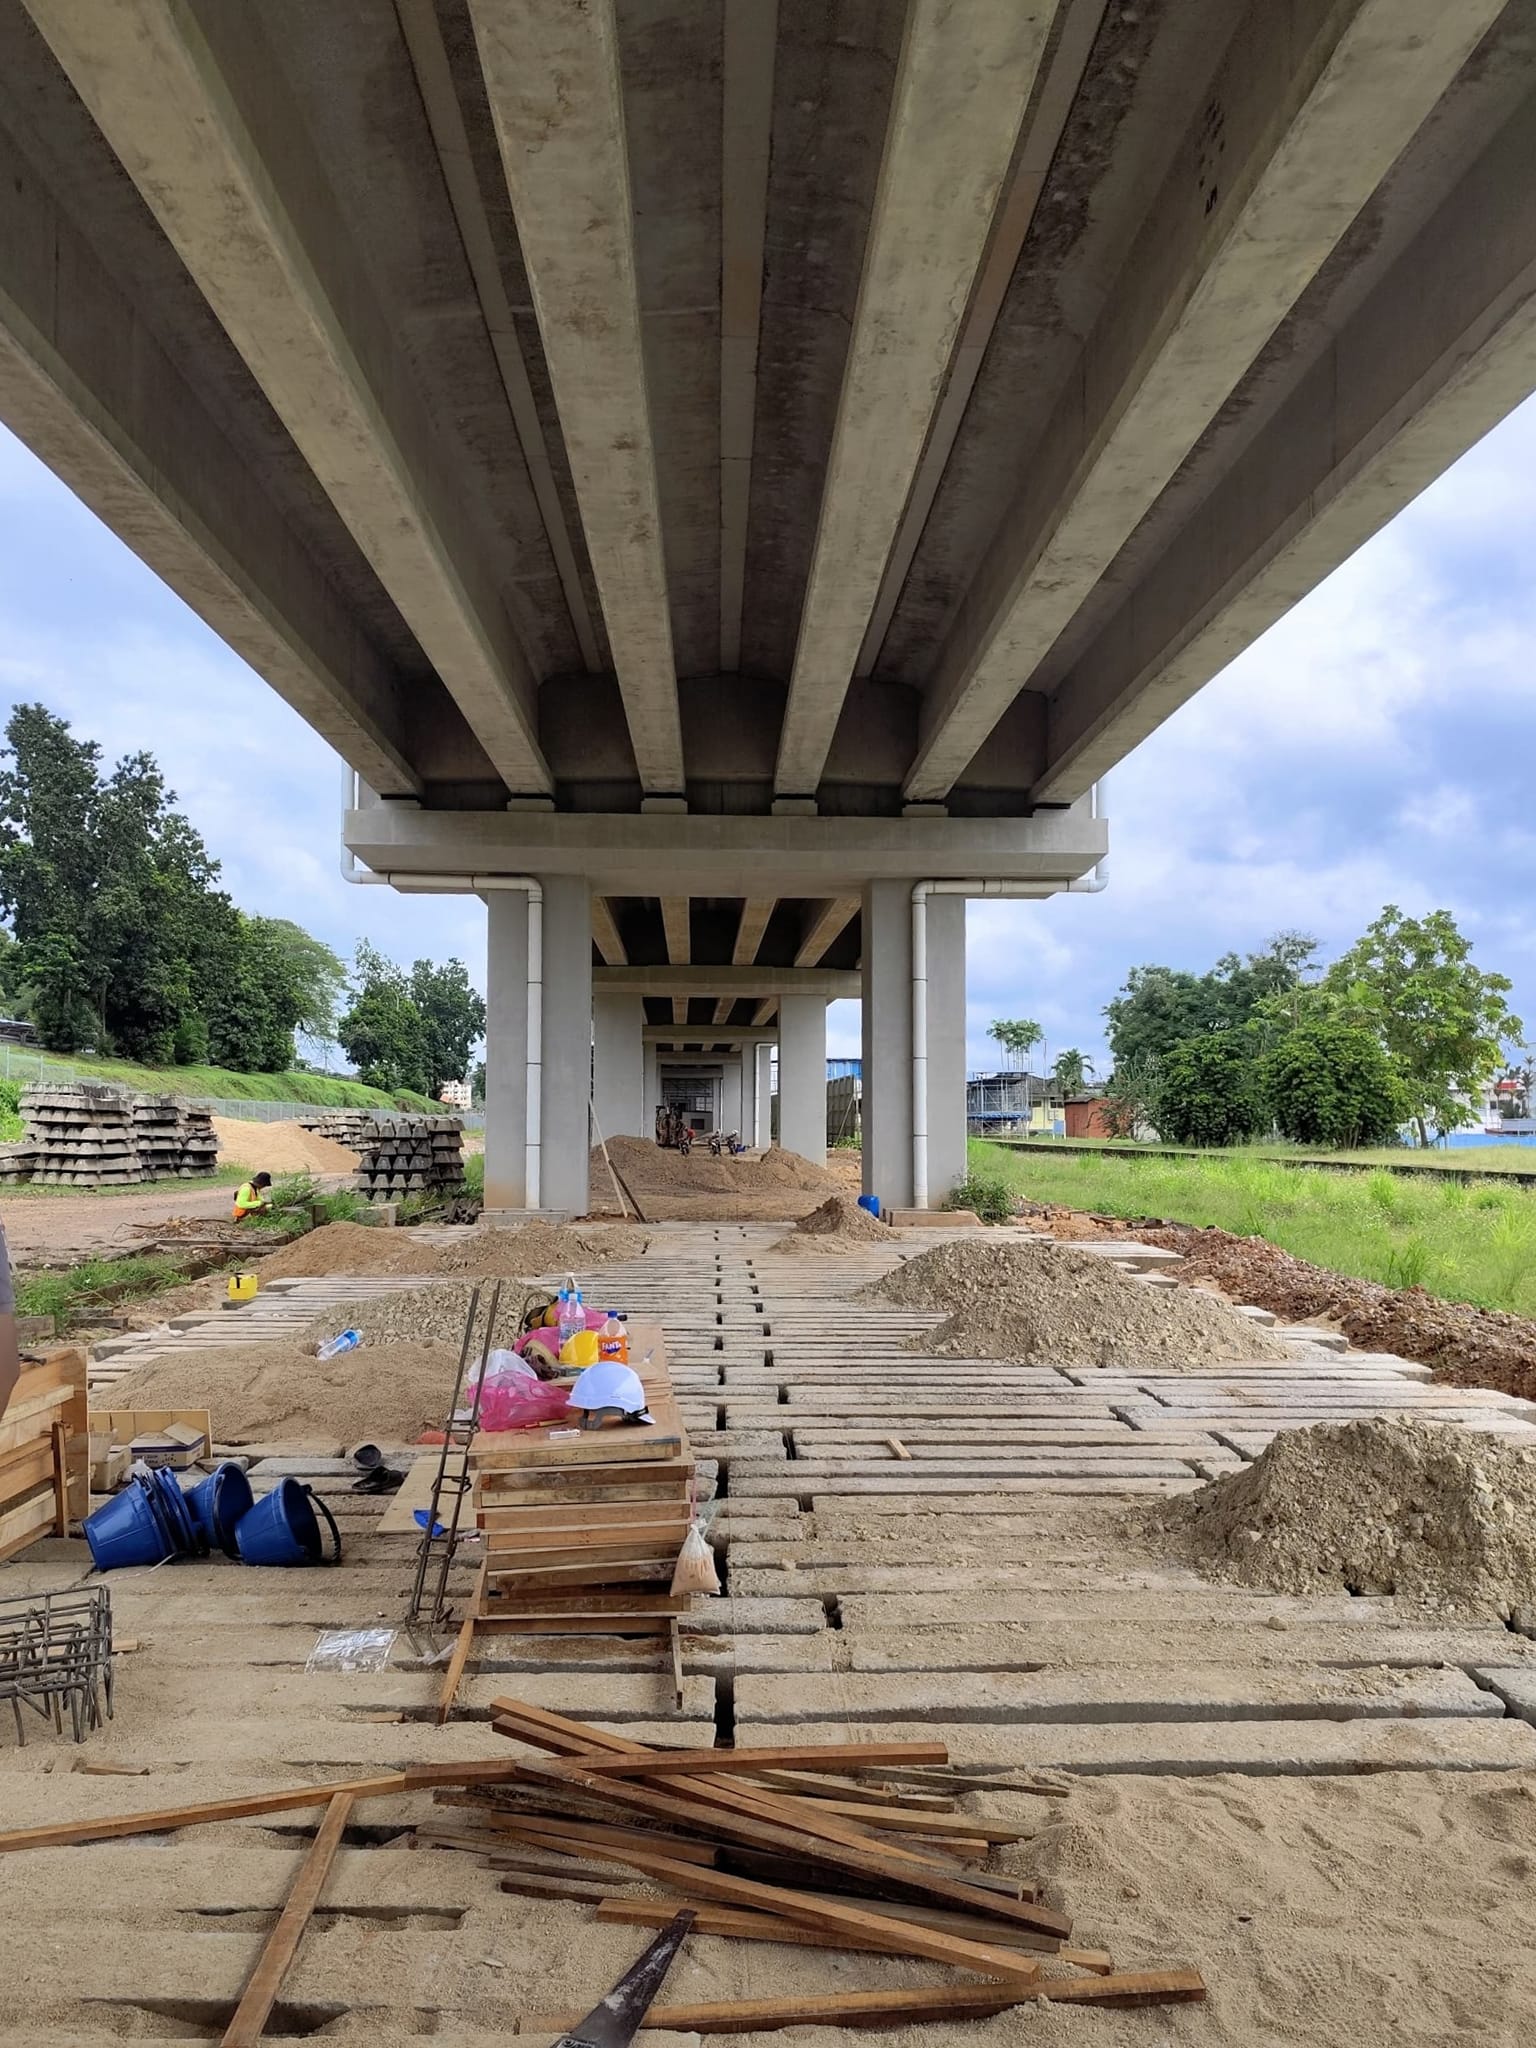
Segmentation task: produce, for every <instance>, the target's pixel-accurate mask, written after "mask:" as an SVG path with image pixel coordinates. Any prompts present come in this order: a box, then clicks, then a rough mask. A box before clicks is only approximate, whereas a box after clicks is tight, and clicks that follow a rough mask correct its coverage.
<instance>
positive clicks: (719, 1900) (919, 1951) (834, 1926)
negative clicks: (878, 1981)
mask: <svg viewBox="0 0 1536 2048" xmlns="http://www.w3.org/2000/svg"><path fill="white" fill-rule="evenodd" d="M614 1854H615V1855H617V1856H620V1857H621V1859H622V1861H623V1862H625V1863H626V1864H628V1865H630V1866H631V1867H632V1868H634V1869H636V1870H639V1871H642V1872H644V1874H645V1875H646V1876H649V1877H659V1878H664V1879H666V1880H667V1881H668V1882H669V1883H670V1885H671V1887H672V1889H673V1890H674V1891H678V1892H682V1893H684V1894H685V1895H686V1896H687V1897H689V1898H694V1897H698V1898H702V1899H705V1900H707V1901H709V1902H711V1903H713V1904H719V1905H727V1906H748V1907H758V1908H760V1909H761V1910H763V1911H764V1912H768V1913H772V1914H776V1915H778V1916H779V1917H781V1918H783V1919H786V1920H794V1921H796V1922H797V1923H798V1924H800V1925H801V1926H809V1927H819V1928H825V1929H829V1930H831V1931H832V1932H834V1933H835V1932H839V1931H842V1932H847V1933H849V1934H852V1935H855V1936H862V1937H863V1938H864V1939H865V1940H866V1941H873V1942H876V1943H879V1944H881V1945H882V1946H883V1948H884V1952H885V1953H886V1954H888V1955H915V1956H925V1957H927V1959H928V1960H929V1961H930V1962H937V1963H949V1964H952V1965H953V1966H955V1967H956V1968H958V1969H963V1970H979V1971H981V1972H982V1973H983V1974H984V1975H986V1976H989V1977H1003V1978H1006V1979H1008V1981H1009V1982H1010V1983H1020V1982H1022V1983H1026V1984H1027V1983H1030V1982H1031V1981H1033V1979H1034V1978H1035V1977H1036V1976H1037V1975H1038V1973H1039V1969H1040V1965H1039V1963H1038V1962H1035V1961H1034V1960H1033V1959H1032V1958H1030V1957H1027V1956H1025V1955H1023V1954H1021V1953H1020V1952H1019V1951H1018V1950H1016V1949H1010V1948H1008V1947H1006V1946H1005V1945H1004V1944H1002V1943H993V1942H990V1941H986V1942H982V1941H967V1940H964V1939H962V1938H961V1937H960V1936H958V1935H953V1934H944V1933H940V1932H939V1931H938V1930H937V1929H935V1928H931V1927H922V1926H918V1925H916V1924H914V1923H913V1922H910V1921H904V1920H894V1919H888V1918H886V1917H884V1916H883V1915H882V1914H881V1913H880V1912H879V1911H878V1910H876V1909H873V1908H871V1907H868V1906H863V1905H855V1904H853V1903H851V1902H849V1901H842V1900H829V1899H811V1898H809V1897H808V1896H807V1895H806V1894H805V1893H803V1892H798V1891H791V1890H789V1889H787V1888H786V1887H784V1886H781V1885H772V1884H759V1883H758V1882H757V1881H756V1880H755V1879H754V1878H750V1877H730V1876H728V1875H727V1874H726V1873H725V1872H724V1871H723V1870H701V1869H700V1868H698V1866H697V1865H695V1864H690V1863H679V1862H678V1861H676V1859H675V1858H673V1857H671V1856H664V1855H663V1856H658V1855H652V1854H650V1853H649V1852H648V1851H645V1850H641V1849H625V1850H622V1851H620V1850H615V1851H614Z"/></svg>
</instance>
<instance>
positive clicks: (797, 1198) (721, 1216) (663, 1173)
mask: <svg viewBox="0 0 1536 2048" xmlns="http://www.w3.org/2000/svg"><path fill="white" fill-rule="evenodd" d="M608 1152H609V1156H610V1157H611V1158H612V1160H613V1163H614V1165H615V1166H616V1167H617V1169H618V1171H619V1173H620V1175H621V1176H622V1178H623V1181H624V1185H625V1186H626V1187H627V1188H628V1190H629V1198H630V1199H631V1200H632V1201H634V1202H636V1203H637V1204H638V1205H639V1207H640V1209H641V1210H642V1211H643V1212H644V1214H645V1217H646V1219H647V1221H649V1222H653V1223H656V1222H661V1221H662V1220H663V1219H667V1220H671V1221H678V1220H684V1221H686V1220H702V1219H706V1218H707V1219H709V1220H711V1221H716V1222H737V1223H747V1222H754V1221H755V1222H771V1221H782V1222H790V1221H792V1220H793V1219H794V1218H796V1217H798V1216H802V1215H804V1213H805V1211H806V1210H807V1209H809V1208H812V1207H814V1205H815V1203H816V1202H818V1201H822V1200H824V1199H825V1198H826V1196H828V1195H829V1194H832V1193H833V1192H835V1191H836V1190H837V1189H838V1187H839V1185H840V1183H839V1181H838V1179H837V1177H836V1176H835V1175H833V1174H831V1173H828V1171H827V1170H826V1168H825V1167H823V1166H813V1165H812V1163H811V1162H810V1160H809V1159H804V1158H802V1157H801V1155H800V1154H799V1153H798V1152H783V1151H780V1150H779V1149H778V1148H777V1147H775V1148H774V1150H772V1151H770V1152H764V1153H762V1154H761V1155H759V1156H758V1157H756V1158H741V1159H731V1158H729V1157H726V1158H721V1159H716V1158H715V1157H714V1156H713V1154H712V1153H711V1152H710V1151H709V1150H708V1148H707V1147H706V1146H703V1145H696V1146H695V1147H694V1149H693V1151H692V1152H690V1153H689V1155H688V1157H687V1158H686V1159H685V1158H684V1157H683V1155H682V1154H681V1153H680V1152H667V1151H663V1149H662V1148H661V1146H659V1145H655V1144H652V1143H651V1141H650V1140H649V1139H648V1138H610V1139H609V1140H608ZM591 1184H592V1201H593V1204H594V1206H596V1207H599V1208H602V1209H605V1210H616V1209H617V1208H618V1206H619V1203H618V1197H617V1195H616V1193H615V1192H614V1187H613V1182H612V1179H611V1178H610V1176H609V1173H608V1169H607V1166H606V1165H605V1164H604V1162H603V1155H602V1151H601V1148H598V1149H596V1150H594V1151H593V1153H592V1183H591Z"/></svg>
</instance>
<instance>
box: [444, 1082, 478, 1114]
mask: <svg viewBox="0 0 1536 2048" xmlns="http://www.w3.org/2000/svg"><path fill="white" fill-rule="evenodd" d="M437 1099H438V1101H439V1102H440V1103H442V1105H443V1107H444V1108H445V1109H468V1108H469V1104H470V1094H469V1083H468V1082H467V1081H445V1082H444V1083H443V1085H442V1087H441V1088H439V1090H438V1091H437Z"/></svg>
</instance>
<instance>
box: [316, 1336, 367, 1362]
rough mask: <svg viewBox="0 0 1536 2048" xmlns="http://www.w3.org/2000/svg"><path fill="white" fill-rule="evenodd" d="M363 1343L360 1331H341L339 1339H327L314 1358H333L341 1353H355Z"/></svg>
mask: <svg viewBox="0 0 1536 2048" xmlns="http://www.w3.org/2000/svg"><path fill="white" fill-rule="evenodd" d="M362 1341H363V1333H362V1331H361V1330H343V1331H342V1333H341V1335H340V1336H339V1337H327V1338H326V1340H325V1342H324V1343H323V1344H322V1345H321V1346H320V1348H319V1350H318V1351H316V1353H315V1356H316V1358H335V1357H337V1356H338V1355H339V1354H340V1353H341V1352H343V1351H355V1350H356V1349H357V1347H358V1345H359V1344H361V1343H362Z"/></svg>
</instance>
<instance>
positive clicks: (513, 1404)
mask: <svg viewBox="0 0 1536 2048" xmlns="http://www.w3.org/2000/svg"><path fill="white" fill-rule="evenodd" d="M568 1392H569V1389H568V1388H566V1387H563V1386H553V1385H551V1384H550V1383H549V1382H548V1381H546V1380H532V1379H524V1378H521V1377H519V1378H516V1379H499V1380H492V1381H488V1382H487V1384H486V1389H485V1392H484V1394H482V1396H481V1397H480V1427H481V1428H482V1429H485V1430H502V1429H537V1428H539V1426H540V1425H541V1424H542V1423H546V1422H558V1421H559V1420H560V1418H561V1416H563V1415H568V1414H569V1413H570V1402H569V1400H568V1399H567V1395H568Z"/></svg>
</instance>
